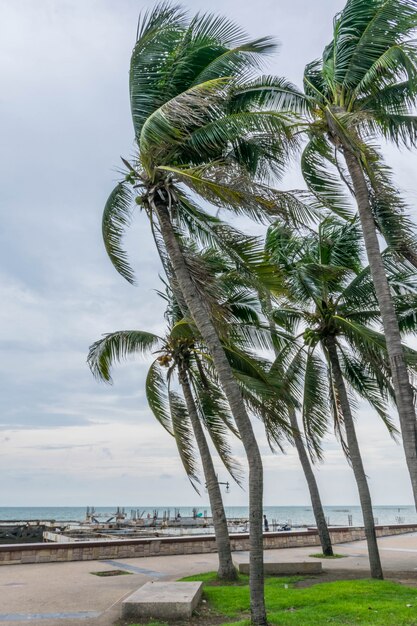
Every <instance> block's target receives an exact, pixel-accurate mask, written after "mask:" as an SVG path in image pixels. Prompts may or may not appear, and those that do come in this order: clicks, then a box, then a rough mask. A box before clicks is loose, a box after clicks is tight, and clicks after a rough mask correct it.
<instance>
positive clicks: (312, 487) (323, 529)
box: [259, 294, 333, 556]
mask: <svg viewBox="0 0 417 626" xmlns="http://www.w3.org/2000/svg"><path fill="white" fill-rule="evenodd" d="M259 299H260V301H261V303H262V304H263V305H264V308H265V312H266V317H267V319H268V324H269V328H270V330H271V334H272V335H273V333H274V332H275V329H276V325H275V322H274V320H273V317H272V302H271V297H270V295H269V294H265V295H263V296H262V295H261V294H260V296H259ZM274 352H275V356H276V357H277V356H278V352H279V351H278V349H277V348H276V347H275V346H274ZM288 413H289V417H290V424H291V428H292V430H293V438H294V445H295V448H296V450H297V454H298V458H299V459H300V463H301V467H302V468H303V472H304V476H305V479H306V481H307V486H308V490H309V493H310V500H311V506H312V507H313V513H314V518H315V520H316V525H317V532H318V534H319V538H320V544H321V549H322V551H323V554H324V555H325V556H333V547H332V542H331V539H330V533H329V529H328V528H327V523H326V518H325V516H324V511H323V505H322V503H321V498H320V492H319V488H318V485H317V481H316V477H315V476H314V472H313V469H312V467H311V463H310V459H309V458H308V454H307V452H306V449H305V446H304V442H303V438H302V436H301V433H300V429H299V428H298V422H297V415H296V412H295V410H294V408H293V407H291V406H289V407H288Z"/></svg>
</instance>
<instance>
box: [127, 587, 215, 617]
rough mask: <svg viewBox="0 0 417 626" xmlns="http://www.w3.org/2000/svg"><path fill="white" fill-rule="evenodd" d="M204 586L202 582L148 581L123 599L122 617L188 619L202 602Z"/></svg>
mask: <svg viewBox="0 0 417 626" xmlns="http://www.w3.org/2000/svg"><path fill="white" fill-rule="evenodd" d="M202 587H203V583H202V582H192V583H182V582H178V583H177V582H158V583H153V582H149V583H146V584H145V585H143V587H141V588H140V589H138V590H137V591H135V592H134V593H132V595H131V596H129V597H128V598H126V599H125V600H123V602H122V618H137V617H153V618H156V619H164V620H176V619H187V618H189V617H191V615H192V612H193V611H194V609H195V608H196V606H197V605H198V603H199V602H200V599H201V593H202Z"/></svg>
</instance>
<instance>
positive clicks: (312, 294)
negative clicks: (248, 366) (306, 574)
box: [267, 217, 417, 578]
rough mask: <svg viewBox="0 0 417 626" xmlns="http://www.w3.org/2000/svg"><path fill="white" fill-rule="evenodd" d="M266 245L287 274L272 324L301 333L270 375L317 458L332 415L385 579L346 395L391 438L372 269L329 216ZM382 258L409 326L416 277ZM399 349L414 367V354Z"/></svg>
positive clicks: (354, 240)
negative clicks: (284, 382)
mask: <svg viewBox="0 0 417 626" xmlns="http://www.w3.org/2000/svg"><path fill="white" fill-rule="evenodd" d="M267 248H268V250H269V252H270V254H271V256H272V258H273V260H274V261H275V262H276V263H277V264H278V266H279V267H281V269H282V270H283V271H285V273H286V277H287V279H286V282H287V289H288V298H287V300H286V301H282V302H281V303H280V306H279V307H278V308H277V309H275V310H274V312H273V319H274V321H275V323H276V324H278V325H281V326H283V327H284V328H285V329H286V330H288V331H291V332H293V333H294V334H295V333H298V335H297V340H296V341H295V342H294V344H293V345H289V346H288V347H285V348H284V349H283V350H282V351H281V354H280V355H279V357H278V358H277V360H276V363H275V364H274V366H273V368H272V373H273V374H275V375H280V374H281V375H282V372H283V370H284V368H285V370H286V376H287V379H288V384H291V385H292V388H293V389H294V393H298V395H299V397H300V398H301V400H300V403H301V404H302V417H303V421H304V426H305V431H306V435H307V439H308V441H309V443H310V445H311V446H312V448H313V450H314V452H315V453H316V454H320V443H319V441H320V438H321V437H322V435H323V434H324V433H325V431H326V426H327V417H328V414H329V411H331V412H332V414H333V417H334V423H335V428H336V432H337V433H338V435H339V437H340V439H341V441H342V445H343V448H344V450H345V452H346V454H347V455H348V459H349V462H350V464H351V466H352V469H353V472H354V475H355V480H356V483H357V487H358V492H359V499H360V503H361V507H362V512H363V518H364V526H365V534H366V539H367V544H368V551H369V559H370V566H371V574H372V576H373V577H374V578H382V576H383V574H382V568H381V563H380V558H379V553H378V546H377V542H376V535H375V528H374V520H373V514H372V502H371V497H370V492H369V487H368V483H367V478H366V474H365V470H364V466H363V461H362V458H361V454H360V449H359V445H358V441H357V437H356V431H355V425H354V418H353V410H352V404H351V401H350V399H349V395H350V394H352V393H353V392H354V393H355V394H357V395H359V396H360V397H361V398H363V399H365V400H366V401H367V402H369V403H370V404H371V406H372V407H373V408H374V409H375V410H376V411H377V412H378V414H379V416H380V417H381V418H382V419H383V420H384V422H385V423H386V425H387V427H388V429H389V430H390V432H391V433H395V429H394V427H393V425H392V423H391V422H390V419H389V416H388V413H387V401H388V399H389V398H390V397H391V396H394V393H393V389H392V387H391V377H390V368H389V363H388V359H387V345H386V340H385V336H384V335H383V334H381V333H380V332H378V331H377V330H375V328H374V325H375V324H378V323H379V322H380V312H379V304H378V301H377V298H376V294H375V290H374V287H373V283H372V280H371V274H370V268H369V267H366V268H364V267H362V266H361V263H360V258H361V246H360V232H359V228H358V224H357V222H356V221H354V222H353V223H352V222H351V223H346V222H345V223H342V224H341V223H340V222H339V221H337V220H335V219H334V218H330V217H328V218H326V219H325V220H323V221H322V222H321V224H320V225H319V231H318V233H317V234H316V233H310V234H309V235H307V236H306V237H302V236H295V235H292V234H291V233H290V232H289V231H288V230H286V229H285V228H283V227H282V226H279V225H278V226H276V227H275V228H273V229H271V231H270V232H269V237H268V241H267ZM384 261H385V268H384V271H387V273H388V275H389V277H390V279H391V284H392V288H393V292H394V294H395V296H394V297H395V302H396V305H397V307H398V308H399V310H400V311H404V315H403V313H401V316H400V318H399V319H400V321H401V325H402V326H404V328H405V329H408V328H409V327H410V318H409V315H410V309H412V307H413V306H414V305H415V302H416V297H415V289H416V287H417V283H416V280H415V275H414V272H413V271H412V270H411V269H410V268H409V267H408V266H407V265H405V264H401V263H398V262H396V263H394V262H393V260H392V258H390V257H389V256H388V255H385V258H384ZM404 294H405V295H404ZM412 302H413V304H412ZM406 311H408V313H406ZM404 350H405V352H406V354H407V356H408V358H409V359H410V361H411V362H412V364H413V366H414V367H415V365H416V363H417V353H416V352H414V351H412V350H410V349H409V348H404ZM323 356H324V361H323ZM297 380H298V382H297Z"/></svg>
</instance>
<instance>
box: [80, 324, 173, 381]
mask: <svg viewBox="0 0 417 626" xmlns="http://www.w3.org/2000/svg"><path fill="white" fill-rule="evenodd" d="M161 341H162V340H161V338H160V337H158V335H154V334H153V333H147V332H145V331H140V330H119V331H117V332H115V333H108V334H107V335H104V337H103V338H102V339H99V340H98V341H96V342H94V343H93V344H92V345H91V346H90V348H89V352H88V357H87V363H88V365H89V367H90V369H91V371H92V373H93V374H94V376H95V377H96V378H98V379H100V380H103V381H105V382H108V383H111V382H112V378H111V374H110V371H111V368H112V367H113V365H114V364H115V363H119V362H120V361H123V360H125V359H126V358H127V357H128V356H129V355H131V354H143V353H144V352H149V351H151V350H152V349H153V348H155V347H156V346H158V345H159V344H160V343H161Z"/></svg>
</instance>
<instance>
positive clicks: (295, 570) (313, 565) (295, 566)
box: [235, 561, 323, 576]
mask: <svg viewBox="0 0 417 626" xmlns="http://www.w3.org/2000/svg"><path fill="white" fill-rule="evenodd" d="M235 566H236V567H237V568H238V571H239V572H240V573H241V574H249V563H248V562H246V563H235ZM322 571H323V568H322V564H321V561H301V562H299V563H294V562H293V563H273V562H266V563H264V572H265V574H270V575H274V574H275V575H278V576H295V575H302V574H321V573H322Z"/></svg>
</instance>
